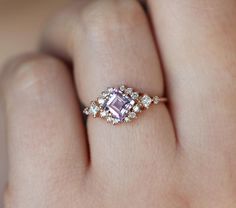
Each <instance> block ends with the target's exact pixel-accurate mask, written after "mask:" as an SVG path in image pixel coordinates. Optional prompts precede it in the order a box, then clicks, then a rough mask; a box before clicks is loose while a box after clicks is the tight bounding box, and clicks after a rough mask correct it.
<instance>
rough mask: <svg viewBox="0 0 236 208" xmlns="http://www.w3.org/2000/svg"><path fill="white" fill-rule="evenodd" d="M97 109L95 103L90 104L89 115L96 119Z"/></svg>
mask: <svg viewBox="0 0 236 208" xmlns="http://www.w3.org/2000/svg"><path fill="white" fill-rule="evenodd" d="M99 110H100V109H99V107H98V106H97V104H96V103H95V102H92V103H91V105H90V108H89V113H90V114H92V115H93V116H94V117H96V115H97V113H98V112H99Z"/></svg>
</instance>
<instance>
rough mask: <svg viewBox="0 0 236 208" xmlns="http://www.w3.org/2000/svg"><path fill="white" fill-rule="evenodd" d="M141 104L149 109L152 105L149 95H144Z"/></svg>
mask: <svg viewBox="0 0 236 208" xmlns="http://www.w3.org/2000/svg"><path fill="white" fill-rule="evenodd" d="M141 103H142V104H143V106H144V107H145V108H148V107H149V106H150V104H151V103H152V98H150V97H149V96H148V95H144V96H143V97H142V99H141Z"/></svg>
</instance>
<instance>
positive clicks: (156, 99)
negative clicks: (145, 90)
mask: <svg viewBox="0 0 236 208" xmlns="http://www.w3.org/2000/svg"><path fill="white" fill-rule="evenodd" d="M159 102H160V98H159V97H158V96H155V97H153V103H154V104H158V103H159Z"/></svg>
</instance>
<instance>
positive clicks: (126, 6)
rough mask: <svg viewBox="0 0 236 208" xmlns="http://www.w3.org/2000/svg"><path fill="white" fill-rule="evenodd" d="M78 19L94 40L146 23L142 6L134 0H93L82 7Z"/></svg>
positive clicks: (127, 30) (129, 30) (130, 30)
mask: <svg viewBox="0 0 236 208" xmlns="http://www.w3.org/2000/svg"><path fill="white" fill-rule="evenodd" d="M78 19H79V21H80V23H81V24H82V26H83V27H82V28H83V29H84V31H85V32H86V34H88V35H92V36H93V38H94V39H95V40H96V39H99V40H103V39H104V40H107V39H108V38H110V39H111V38H112V37H114V36H117V33H118V34H119V33H121V32H122V33H123V32H132V30H133V29H134V28H135V27H138V26H140V24H146V18H145V15H144V12H143V10H142V7H141V5H140V4H139V3H138V2H137V1H134V0H128V1H127V0H118V1H107V0H103V1H93V2H92V3H90V4H88V5H87V6H86V7H84V9H82V11H81V12H80V16H79V18H78ZM78 28H79V27H78Z"/></svg>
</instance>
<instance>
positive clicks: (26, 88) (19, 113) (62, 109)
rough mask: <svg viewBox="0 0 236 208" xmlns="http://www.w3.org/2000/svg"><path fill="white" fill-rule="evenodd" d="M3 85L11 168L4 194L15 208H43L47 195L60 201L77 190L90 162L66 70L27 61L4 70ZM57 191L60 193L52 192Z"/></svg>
mask: <svg viewBox="0 0 236 208" xmlns="http://www.w3.org/2000/svg"><path fill="white" fill-rule="evenodd" d="M1 82H2V84H1V88H0V89H1V99H3V100H4V103H5V106H4V107H5V108H4V109H5V120H6V132H7V139H8V148H9V163H10V165H9V169H10V172H9V188H8V189H9V191H8V192H9V193H10V194H11V195H13V196H12V198H14V201H15V202H16V203H17V206H19V207H25V206H24V205H25V204H26V203H30V205H31V206H32V207H44V206H46V205H45V204H44V203H45V199H46V198H48V196H49V195H50V194H51V193H49V192H51V191H53V192H54V191H56V193H57V194H56V195H57V196H59V197H60V196H61V197H62V196H63V194H64V196H66V194H68V193H70V192H67V193H65V192H66V191H71V190H68V189H67V187H68V185H69V186H70V185H71V184H77V185H78V189H79V187H80V186H79V184H80V180H79V179H80V178H82V177H83V175H84V172H85V170H86V165H87V163H88V157H87V151H86V141H85V135H84V127H83V124H82V121H81V117H80V113H79V107H78V102H77V100H76V93H75V90H74V87H73V82H72V79H71V77H70V73H69V71H68V69H67V68H66V66H65V65H64V64H62V63H61V62H60V61H58V60H56V59H54V58H51V57H49V56H46V55H36V54H35V55H25V56H23V57H19V58H17V59H16V60H13V61H11V63H10V64H8V65H7V66H6V68H5V69H4V72H3V74H2V75H1ZM1 82H0V83H1ZM60 187H61V188H62V187H63V190H61V191H57V190H55V188H56V189H58V188H59V189H60ZM32 190H35V191H34V192H32ZM60 194H61V195H60ZM64 196H63V197H64ZM52 200H53V199H52ZM52 200H48V203H54V202H53V201H52ZM46 201H47V200H46ZM41 205H42V206H41ZM14 207H15V206H14ZM47 207H48V206H47ZM49 207H50V206H49Z"/></svg>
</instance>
